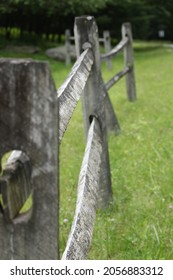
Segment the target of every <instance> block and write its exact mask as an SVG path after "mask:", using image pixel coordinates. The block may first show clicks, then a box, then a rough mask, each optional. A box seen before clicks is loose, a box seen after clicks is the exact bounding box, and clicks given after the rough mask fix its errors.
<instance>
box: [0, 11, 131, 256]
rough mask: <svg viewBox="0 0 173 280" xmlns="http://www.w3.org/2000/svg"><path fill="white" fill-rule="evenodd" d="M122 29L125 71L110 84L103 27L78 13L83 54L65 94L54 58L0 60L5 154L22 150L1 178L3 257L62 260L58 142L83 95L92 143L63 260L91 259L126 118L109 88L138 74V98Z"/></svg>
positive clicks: (0, 111)
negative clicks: (113, 134)
mask: <svg viewBox="0 0 173 280" xmlns="http://www.w3.org/2000/svg"><path fill="white" fill-rule="evenodd" d="M122 30H123V31H122V34H123V36H124V37H123V40H122V42H123V43H122V42H121V43H120V44H119V46H118V47H116V48H114V51H113V52H114V53H115V52H117V50H120V49H122V48H124V57H125V69H124V70H122V71H121V72H120V73H118V74H116V75H115V76H114V77H113V78H112V79H111V80H110V81H109V82H108V83H106V84H105V83H104V82H103V79H102V74H101V67H100V63H101V57H100V51H99V38H98V28H97V25H96V22H95V19H94V17H91V16H83V17H77V18H76V19H75V25H74V37H75V45H76V50H77V57H78V59H77V61H76V63H75V64H74V66H73V68H72V70H71V72H70V74H69V75H68V77H67V79H66V80H65V82H64V83H63V84H62V86H61V87H60V88H59V90H58V91H57V94H56V91H55V87H54V84H53V82H52V79H51V77H50V71H49V68H48V66H47V64H45V63H39V62H33V61H30V60H24V61H23V60H8V59H7V60H6V59H5V60H0V75H1V77H0V89H1V92H0V98H1V102H0V133H1V145H0V157H2V155H3V154H4V153H5V152H7V151H10V150H16V152H14V154H13V156H12V157H11V159H10V160H9V161H8V162H7V164H6V166H5V167H4V168H3V170H2V174H1V177H0V196H1V200H0V204H1V208H0V209H1V211H0V259H58V258H59V254H58V252H59V244H58V208H59V207H58V206H59V200H58V192H59V191H58V175H59V174H58V172H57V170H58V160H57V155H58V156H59V154H58V144H60V142H61V141H62V138H63V135H64V132H65V131H66V129H67V127H68V123H69V121H70V118H71V116H72V114H73V111H74V109H75V107H76V105H77V102H78V100H79V99H80V97H81V98H82V108H83V116H84V130H85V136H86V149H85V154H84V158H83V163H82V166H81V171H80V175H79V182H78V197H77V204H76V211H75V216H74V220H73V224H72V228H71V232H70V234H69V238H68V241H67V246H66V248H65V251H64V253H63V256H62V259H86V258H87V256H88V252H89V248H90V244H91V240H92V233H93V228H94V220H95V216H96V210H97V208H98V207H106V206H107V205H108V204H109V202H110V201H111V199H112V187H111V175H110V174H111V173H110V163H109V153H108V142H107V130H113V131H117V130H118V129H119V124H118V121H117V118H116V115H115V113H114V110H113V106H112V104H111V101H110V99H109V96H108V93H107V90H108V89H109V88H110V87H111V86H112V85H113V84H114V83H115V81H117V80H119V79H120V78H121V77H122V76H124V75H126V76H127V75H130V76H129V77H128V78H127V87H129V88H128V89H127V91H128V92H130V93H128V94H129V95H128V96H129V100H130V101H134V100H135V97H136V93H135V94H132V91H133V90H134V88H135V87H134V83H135V82H134V80H133V81H132V74H133V78H134V67H133V59H132V54H133V52H132V48H131V45H132V36H131V33H130V25H129V24H125V25H124V26H123V29H122ZM120 45H121V47H120ZM115 50H116V51H115ZM110 53H111V55H112V51H109V52H108V56H109V55H110ZM132 70H133V71H132ZM9 81H10V82H9ZM132 85H133V86H132ZM57 128H58V129H57ZM14 155H15V156H14ZM8 164H9V165H10V168H9V165H8ZM31 168H32V173H31ZM0 171H1V166H0ZM11 178H12V179H11ZM30 194H32V207H31V209H30V210H31V211H29V215H26V216H25V215H21V214H20V208H21V206H22V205H23V203H24V201H25V200H26V199H27V198H28V196H29V195H30Z"/></svg>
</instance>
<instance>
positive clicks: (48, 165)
mask: <svg viewBox="0 0 173 280" xmlns="http://www.w3.org/2000/svg"><path fill="white" fill-rule="evenodd" d="M57 131H58V106H57V97H56V89H55V86H54V83H53V81H52V77H51V74H50V69H49V67H48V65H47V63H44V62H36V61H32V60H16V59H0V137H1V141H0V158H2V156H3V155H4V154H5V153H6V152H8V151H11V150H17V152H15V155H14V156H13V157H11V159H10V160H9V162H8V168H7V169H6V172H5V171H2V173H1V177H0V178H1V179H0V192H1V196H2V201H1V210H0V259H1V260H2V259H3V260H9V259H21V260H24V259H28V260H35V259H38V260H44V259H51V260H53V259H54V260H56V259H58V176H57V173H58V159H57V155H58V135H57V133H58V132H57ZM20 151H21V153H20ZM29 162H30V164H31V166H32V175H31V184H32V188H31V186H30V183H27V181H28V180H29V178H30V168H29V166H30V165H29ZM27 168H29V169H28V170H29V171H28V172H27ZM0 169H1V168H0ZM22 170H23V171H22ZM11 172H12V173H11ZM13 172H14V173H13ZM15 172H17V176H16V177H14V176H13V175H15ZM20 176H21V180H20ZM26 183H27V184H26ZM23 188H24V190H23ZM30 191H31V192H32V194H31V195H32V200H33V203H32V209H30V210H31V215H30V216H29V218H28V217H27V218H26V217H25V215H24V216H23V214H20V213H17V212H15V211H16V210H17V209H18V207H19V205H20V204H21V203H22V199H24V198H27V196H28V194H29V192H30ZM24 192H25V194H24V195H23V193H24ZM19 194H20V196H18V195H19ZM16 199H17V200H18V199H20V201H16ZM7 206H8V207H7ZM12 206H13V208H12ZM6 209H7V210H8V211H6ZM5 211H6V216H5Z"/></svg>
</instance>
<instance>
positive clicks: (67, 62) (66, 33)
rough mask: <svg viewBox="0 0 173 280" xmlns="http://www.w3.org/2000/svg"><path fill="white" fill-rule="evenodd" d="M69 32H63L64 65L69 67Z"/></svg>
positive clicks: (67, 30)
mask: <svg viewBox="0 0 173 280" xmlns="http://www.w3.org/2000/svg"><path fill="white" fill-rule="evenodd" d="M70 36H71V34H70V30H69V29H66V30H65V64H66V65H70V64H71V56H70V45H71V42H70Z"/></svg>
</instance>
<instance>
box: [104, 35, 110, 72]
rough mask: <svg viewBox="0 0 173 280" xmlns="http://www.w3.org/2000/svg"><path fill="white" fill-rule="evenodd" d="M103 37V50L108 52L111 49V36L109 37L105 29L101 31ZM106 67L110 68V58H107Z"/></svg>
mask: <svg viewBox="0 0 173 280" xmlns="http://www.w3.org/2000/svg"><path fill="white" fill-rule="evenodd" d="M103 38H104V47H105V52H106V53H108V52H110V50H111V38H110V32H109V31H107V30H105V31H104V32H103ZM107 67H108V69H109V70H112V60H111V58H108V59H107Z"/></svg>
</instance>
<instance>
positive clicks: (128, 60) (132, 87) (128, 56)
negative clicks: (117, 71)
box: [122, 23, 136, 101]
mask: <svg viewBox="0 0 173 280" xmlns="http://www.w3.org/2000/svg"><path fill="white" fill-rule="evenodd" d="M122 37H123V40H125V39H127V38H128V43H127V44H126V46H125V48H124V64H125V65H124V66H125V67H130V71H128V73H127V75H126V88H127V98H128V100H129V101H135V100H136V83H135V73H134V55H133V38H132V32H131V25H130V23H124V24H123V25H122Z"/></svg>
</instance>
